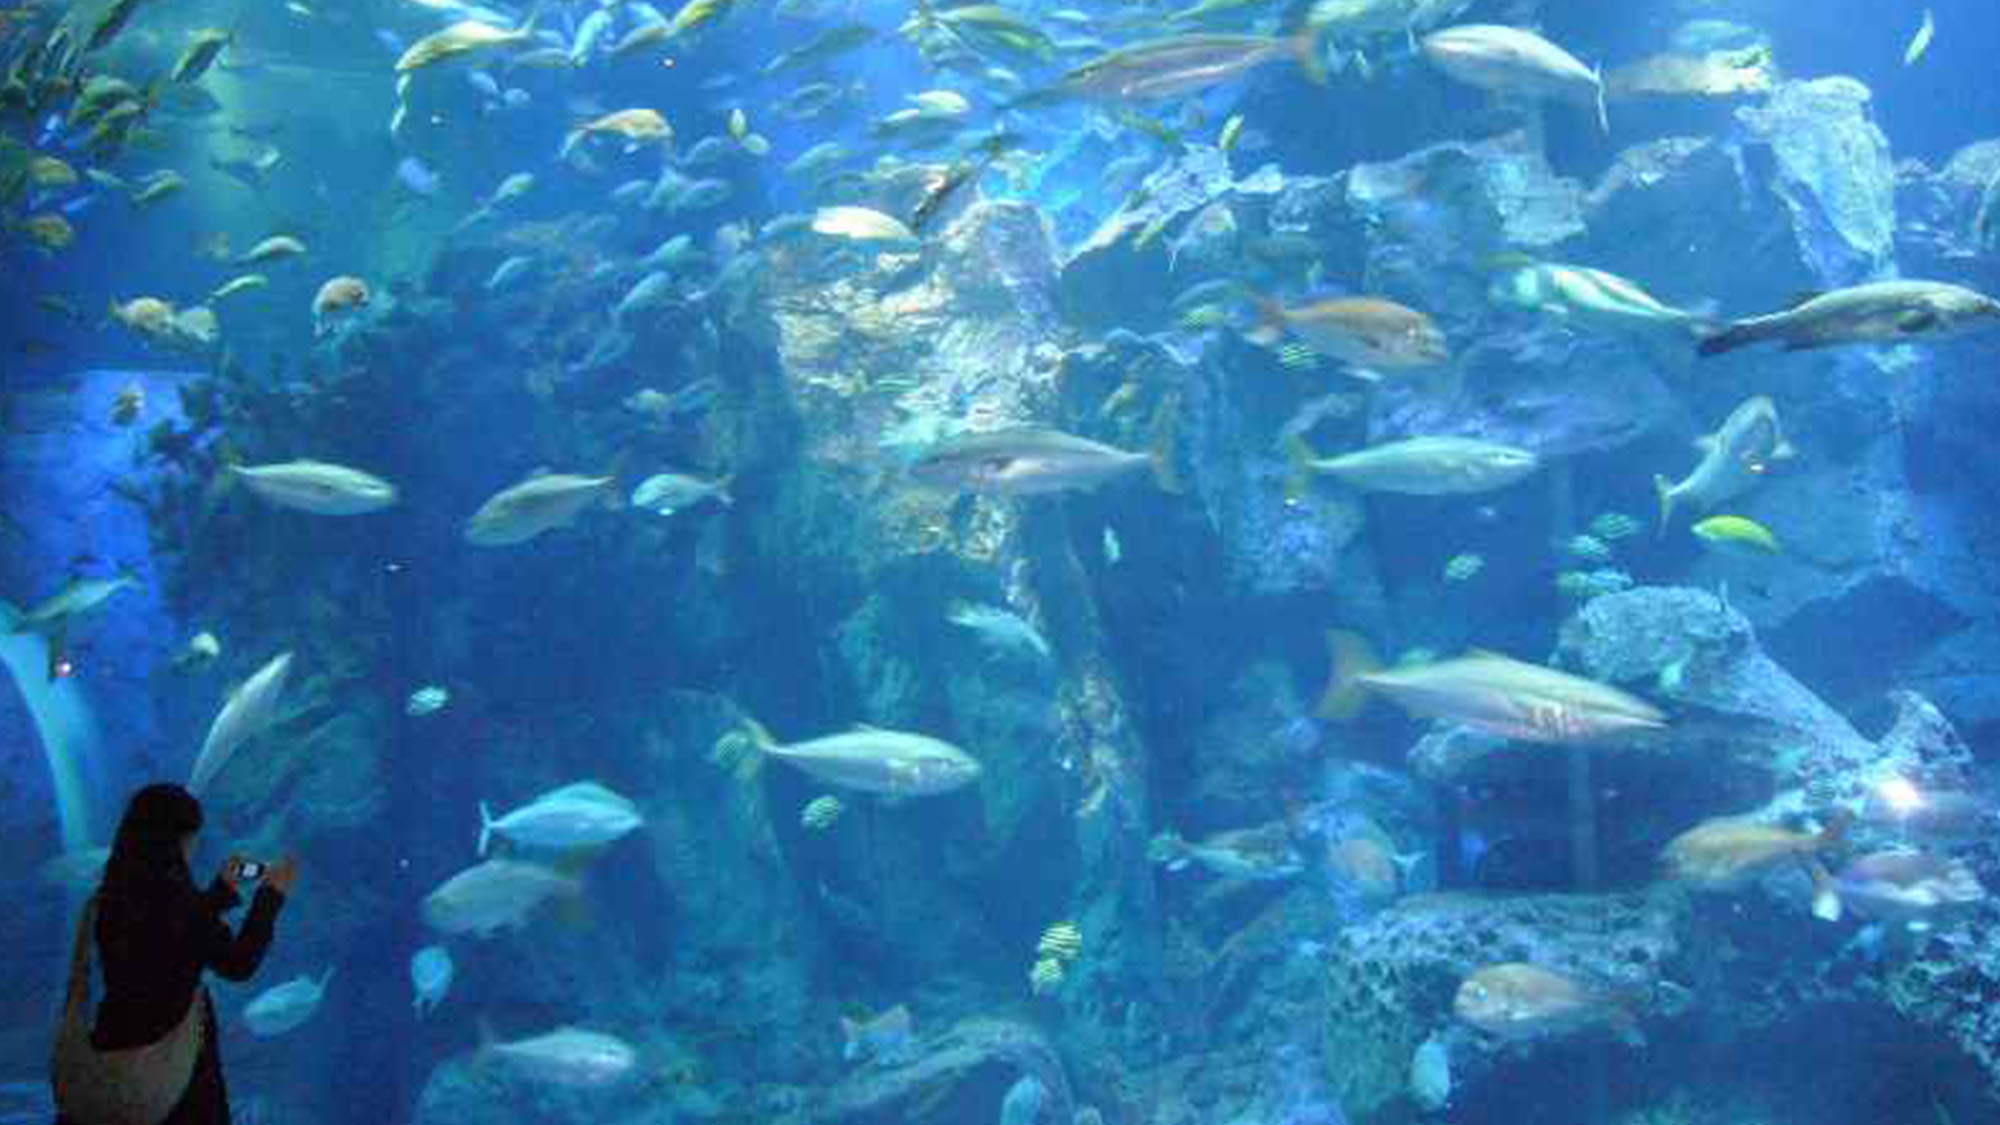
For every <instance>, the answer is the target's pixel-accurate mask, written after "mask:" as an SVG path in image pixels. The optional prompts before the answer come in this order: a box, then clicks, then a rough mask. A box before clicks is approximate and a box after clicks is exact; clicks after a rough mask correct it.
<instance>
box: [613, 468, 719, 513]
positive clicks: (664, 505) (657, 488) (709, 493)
mask: <svg viewBox="0 0 2000 1125" xmlns="http://www.w3.org/2000/svg"><path fill="white" fill-rule="evenodd" d="M731 479H732V478H730V477H723V478H721V479H720V480H702V479H700V478H698V477H691V476H684V475H682V474H680V473H656V474H654V475H653V476H650V477H647V478H646V479H645V480H643V481H640V482H639V487H637V488H635V489H633V490H632V498H631V500H630V501H628V502H629V503H630V504H631V506H632V507H634V508H638V509H641V510H643V511H648V512H657V513H659V514H660V515H663V516H671V515H673V514H674V513H676V512H680V511H685V510H686V509H688V508H692V507H694V506H695V505H696V504H699V503H701V502H703V501H704V500H714V501H716V502H717V503H719V504H721V505H722V506H724V507H728V506H730V505H732V504H734V503H735V502H736V501H735V500H733V499H731V498H730V495H729V484H730V481H731Z"/></svg>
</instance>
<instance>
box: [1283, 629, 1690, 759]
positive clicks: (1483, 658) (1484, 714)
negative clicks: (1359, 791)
mask: <svg viewBox="0 0 2000 1125" xmlns="http://www.w3.org/2000/svg"><path fill="white" fill-rule="evenodd" d="M1327 642H1328V646H1329V648H1330V649H1331V650H1332V654H1333V678H1332V681H1331V682H1330V683H1329V684H1328V686H1327V689H1326V695H1325V697H1324V698H1323V699H1322V700H1321V701H1320V708H1319V713H1320V715H1321V716H1322V717H1324V718H1329V719H1334V720H1336V721H1345V720H1347V719H1352V718H1353V717H1355V716H1356V715H1358V714H1359V713H1360V712H1361V709H1362V708H1363V707H1364V706H1366V704H1367V699H1368V696H1369V695H1370V694H1371V693H1378V692H1379V693H1380V694H1382V695H1386V696H1388V697H1389V698H1390V699H1392V700H1394V701H1395V702H1396V703H1397V704H1399V705H1401V706H1402V707H1403V708H1404V709H1405V710H1408V711H1410V712H1411V713H1413V714H1416V715H1422V716H1425V717H1427V718H1433V719H1440V720H1443V721H1445V722H1449V723H1460V724H1463V725H1465V726H1468V727H1472V728H1473V729H1475V730H1481V731H1485V732H1487V733H1488V734H1496V735H1499V736H1500V737H1502V738H1513V739H1518V740H1520V741H1522V742H1544V743H1579V742H1592V741H1596V740H1599V739H1603V738H1607V737H1610V736H1614V735H1620V734H1628V733H1632V732H1635V731H1646V730H1658V729H1660V728H1662V727H1665V726H1666V725H1667V717H1666V716H1665V715H1663V714H1661V713H1660V711H1659V709H1658V708H1656V707H1654V706H1653V705H1652V704H1650V703H1647V702H1646V701H1645V700H1643V699H1640V698H1638V697H1637V696H1633V695H1629V694H1627V693H1625V692H1623V691H1620V690H1618V689H1617V688H1615V687H1612V686H1610V685H1609V684H1601V683H1598V682H1597V681H1596V680H1588V679H1585V678H1583V677H1582V676H1572V675H1570V674H1569V673H1567V672H1558V671H1556V670H1555V669H1553V668H1544V667H1542V666H1541V665H1539V664H1529V663H1526V662H1524V661H1520V660H1515V659H1513V658H1511V657H1506V656H1501V655H1499V654H1498V653H1491V652H1478V651H1475V652H1472V653H1469V654H1467V655H1465V656H1461V657H1459V658H1457V659H1455V660H1441V661H1438V662H1436V663H1433V664H1418V665H1413V666H1410V667H1403V668H1383V667H1382V666H1381V664H1380V662H1379V661H1377V660H1376V658H1375V654H1374V652H1373V651H1372V650H1371V649H1370V647H1369V645H1368V642H1367V641H1365V640H1363V639H1362V638H1361V637H1360V636H1358V635H1356V634H1354V633H1348V632H1343V631H1338V630H1336V631H1334V632H1331V633H1329V634H1327Z"/></svg>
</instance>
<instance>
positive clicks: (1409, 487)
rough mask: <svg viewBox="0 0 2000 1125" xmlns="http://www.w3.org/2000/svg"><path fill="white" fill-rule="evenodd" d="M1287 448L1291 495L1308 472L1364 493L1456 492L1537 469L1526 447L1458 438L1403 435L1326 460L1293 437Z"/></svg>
mask: <svg viewBox="0 0 2000 1125" xmlns="http://www.w3.org/2000/svg"><path fill="white" fill-rule="evenodd" d="M1286 448H1287V450H1288V451H1289V453H1290V456H1291V461H1292V470H1293V483H1292V489H1293V491H1294V492H1295V493H1296V492H1299V491H1301V490H1302V488H1303V482H1304V480H1305V479H1306V478H1307V477H1308V476H1310V475H1313V474H1318V475H1321V476H1330V477H1332V478H1334V479H1335V480H1337V481H1339V482H1340V483H1342V484H1344V485H1347V486H1348V487H1349V488H1358V489H1361V490H1362V491H1364V492H1396V493H1401V494H1403V495H1406V496H1461V495H1466V494H1470V493H1476V492H1491V491H1493V490H1494V489H1499V488H1505V487H1507V486H1508V485H1510V484H1513V483H1514V482H1516V481H1518V480H1521V479H1522V478H1524V477H1527V476H1528V475H1530V474H1531V473H1533V472H1534V471H1535V470H1536V469H1538V468H1540V467H1541V459H1540V458H1539V457H1537V456H1535V454H1533V453H1531V452H1529V451H1528V450H1525V449H1516V448H1514V447H1513V446H1510V445H1500V444H1498V443H1496V442H1490V441H1479V440H1477V439H1475V438H1462V437H1418V438H1408V439H1406V440H1403V441H1392V442H1385V443H1383V444H1381V445H1372V446H1369V447H1368V448H1367V449H1362V450H1357V451H1355V452H1353V453H1344V454H1341V455H1340V456H1338V457H1328V458H1315V457H1313V456H1312V451H1311V450H1310V449H1308V448H1307V446H1306V445H1305V442H1304V441H1303V440H1302V439H1299V438H1296V437H1294V438H1292V439H1290V440H1288V441H1287V442H1286Z"/></svg>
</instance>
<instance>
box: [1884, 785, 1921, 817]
mask: <svg viewBox="0 0 2000 1125" xmlns="http://www.w3.org/2000/svg"><path fill="white" fill-rule="evenodd" d="M1875 794H1876V796H1879V797H1881V798H1882V801H1883V803H1885V804H1887V805H1888V806H1889V811H1890V812H1893V813H1895V814H1896V815H1897V816H1908V815H1909V814H1911V813H1913V812H1915V811H1917V810H1918V809H1920V808H1922V807H1923V805H1924V794H1923V790H1921V789H1918V788H1917V786H1916V783H1915V782H1912V781H1911V780H1910V779H1909V778H1907V777H1892V778H1889V779H1887V780H1885V781H1883V782H1882V784H1880V785H1877V786H1876V787H1875Z"/></svg>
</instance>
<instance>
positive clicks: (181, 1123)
mask: <svg viewBox="0 0 2000 1125" xmlns="http://www.w3.org/2000/svg"><path fill="white" fill-rule="evenodd" d="M241 902H242V899H241V898H240V897H238V895H237V894H236V892H235V891H234V890H232V889H231V888H230V887H229V885H228V884H227V883H224V882H223V881H222V880H220V879H218V880H216V881H215V883H214V884H213V885H211V886H210V887H209V888H208V890H207V891H206V892H201V891H197V890H196V889H195V888H194V885H193V884H191V883H187V882H185V881H166V882H164V883H162V884H157V885H154V886H152V887H149V888H148V893H147V894H146V895H144V896H143V897H126V896H119V895H115V894H112V895H103V896H101V897H100V899H99V902H98V907H97V927H96V938H97V953H98V964H99V965H100V966H101V967H102V972H103V974H104V996H103V999H102V1000H101V1001H100V1002H99V1004H98V1006H97V1023H96V1025H95V1026H94V1027H93V1028H92V1030H91V1033H90V1041H91V1044H92V1045H93V1046H95V1047H96V1048H97V1049H98V1050H100V1051H114V1050H119V1049H121V1048H127V1047H139V1046H144V1045H145V1044H147V1043H153V1042H157V1041H158V1040H159V1038H160V1037H161V1036H163V1035H165V1034H166V1033H167V1032H169V1031H172V1030H173V1028H174V1025H175V1024H177V1023H179V1022H180V1019H181V1017H182V1016H184V1015H186V1014H187V1010H188V1004H189V1003H190V1002H191V1001H192V1000H193V998H194V993H195V989H196V988H198V987H199V986H200V984H201V976H202V974H203V973H204V972H213V973H215V974H216V975H217V976H219V977H221V978H223V979H224V980H231V981H246V980H249V979H250V977H251V975H252V974H254V973H255V972H256V971H257V966H258V965H259V964H261V963H262V962H263V960H264V951H265V950H266V949H268V948H269V947H270V945H271V933H272V928H273V926H274V925H275V924H276V922H277V919H278V911H279V909H280V908H281V907H282V906H284V903H285V896H284V895H282V894H279V893H278V892H277V891H275V890H273V889H272V888H270V887H268V886H266V887H259V888H258V889H257V894H256V896H255V897H254V898H253V899H252V900H251V903H250V913H249V915H248V916H247V917H245V918H244V920H243V927H242V929H241V930H238V931H237V932H235V933H231V932H230V929H229V923H228V922H227V921H225V920H224V918H223V915H224V914H226V913H227V912H229V911H230V910H233V909H235V907H236V906H237V905H238V904H240V903H241ZM202 1019H203V1021H204V1023H205V1024H206V1025H207V1033H206V1035H205V1036H204V1038H203V1042H202V1051H201V1057H200V1058H199V1059H197V1060H196V1062H195V1065H194V1078H193V1080H192V1081H191V1082H190V1083H189V1085H188V1091H187V1093H186V1094H185V1095H183V1096H182V1098H181V1100H180V1102H179V1103H178V1104H176V1105H175V1106H174V1110H173V1112H172V1113H170V1114H168V1115H167V1119H166V1121H165V1122H163V1123H162V1125H228V1122H229V1092H228V1090H227V1088H226V1087H225V1086H224V1085H223V1081H222V1059H221V1056H220V1055H219V1054H218V1053H217V1051H216V1025H215V1010H214V1008H213V1007H208V1008H207V1009H206V1011H205V1012H204V1013H203V1016H202ZM57 1123H58V1125H67V1123H66V1122H64V1121H63V1120H62V1119H60V1118H58V1119H57Z"/></svg>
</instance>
